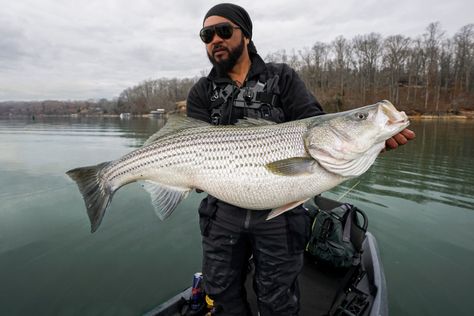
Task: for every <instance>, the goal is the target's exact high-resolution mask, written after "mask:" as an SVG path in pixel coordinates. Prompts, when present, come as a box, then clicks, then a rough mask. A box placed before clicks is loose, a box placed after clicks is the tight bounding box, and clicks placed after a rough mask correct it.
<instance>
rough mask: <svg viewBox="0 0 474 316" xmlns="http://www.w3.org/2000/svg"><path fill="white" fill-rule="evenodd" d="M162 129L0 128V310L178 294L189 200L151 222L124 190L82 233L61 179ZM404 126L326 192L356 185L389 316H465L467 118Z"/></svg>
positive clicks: (34, 311)
mask: <svg viewBox="0 0 474 316" xmlns="http://www.w3.org/2000/svg"><path fill="white" fill-rule="evenodd" d="M161 124H162V122H160V121H157V120H150V119H132V120H120V119H37V120H35V121H28V120H17V119H15V120H13V119H11V120H0V284H1V286H0V315H139V314H141V313H143V312H146V311H148V310H150V309H151V308H153V307H154V306H155V305H156V304H158V303H160V302H162V301H163V300H165V299H166V298H168V297H169V296H171V295H173V294H175V293H176V292H178V291H179V290H181V289H183V288H185V287H187V286H189V285H190V282H191V279H192V274H193V273H194V272H195V271H199V270H200V261H201V246H200V235H199V230H198V224H197V212H196V207H197V204H198V203H199V199H200V198H201V197H202V195H201V196H200V195H198V194H193V195H192V196H191V197H190V198H188V199H187V200H185V201H184V202H183V203H182V204H181V205H180V206H179V208H178V209H177V210H176V211H175V212H174V213H173V215H172V216H171V218H170V219H169V220H167V221H166V222H160V221H159V220H158V219H157V217H156V215H155V214H154V211H153V208H152V206H151V204H150V201H149V197H148V195H147V193H146V192H145V191H144V190H143V189H141V188H140V185H139V184H131V185H128V186H126V187H124V188H122V189H121V190H120V191H119V192H118V193H117V194H116V195H115V196H114V200H113V202H112V204H111V206H110V207H109V209H108V212H107V214H106V216H105V218H104V221H103V223H102V225H101V227H100V228H99V230H98V231H97V232H96V233H94V234H90V226H89V221H88V218H87V215H86V212H85V209H84V205H83V202H82V199H81V197H80V194H79V192H78V190H77V188H76V187H75V185H74V184H73V183H72V182H71V181H70V180H69V179H68V178H67V176H66V175H65V174H64V172H65V171H67V170H69V169H71V168H75V167H78V166H84V165H89V164H96V163H99V162H102V161H107V160H112V159H115V158H117V157H119V156H121V155H123V154H125V153H127V152H129V151H130V150H132V149H133V148H136V147H139V146H140V144H142V143H143V141H144V140H145V139H146V137H147V136H148V135H150V134H151V133H152V132H153V131H154V130H157V129H158V128H159V127H160V126H161ZM412 128H413V129H414V130H415V131H416V133H417V139H416V141H414V142H412V143H410V144H409V145H407V146H404V147H402V148H400V149H399V150H396V151H391V152H388V153H385V154H383V155H381V157H380V158H379V159H378V160H377V161H376V164H375V165H374V166H373V167H372V168H371V169H370V170H369V171H368V172H367V173H366V174H365V175H363V176H362V177H360V178H358V179H355V180H351V181H349V182H347V183H345V184H343V185H341V186H339V187H338V188H335V189H334V190H332V191H331V192H329V193H327V194H326V196H328V197H333V198H334V197H338V196H340V195H341V194H343V193H344V192H346V191H347V190H348V188H350V187H352V186H353V185H355V184H356V183H358V182H359V181H360V183H359V184H358V185H357V186H356V187H355V189H353V190H352V191H351V192H350V193H348V194H347V195H346V196H345V198H344V200H346V201H348V202H351V203H353V204H356V205H357V206H358V207H359V208H362V209H364V210H365V211H366V212H367V213H368V215H369V230H370V231H371V232H372V233H373V234H374V235H375V237H376V238H377V240H378V243H379V248H380V251H381V256H382V261H383V264H384V269H385V274H386V277H387V283H388V290H389V302H390V313H391V315H472V314H473V313H474V301H473V299H472V290H471V285H472V283H473V282H474V271H473V270H474V269H473V268H474V207H473V203H474V198H473V195H474V167H473V166H474V164H473V160H474V122H469V121H468V122H463V121H450V122H446V121H424V122H413V124H412ZM315 299H317V298H315Z"/></svg>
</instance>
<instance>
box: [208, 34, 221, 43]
mask: <svg viewBox="0 0 474 316" xmlns="http://www.w3.org/2000/svg"><path fill="white" fill-rule="evenodd" d="M223 41H224V40H223V39H222V38H220V37H219V35H217V33H214V36H212V41H211V42H210V43H209V44H210V45H211V44H217V43H222V42H223Z"/></svg>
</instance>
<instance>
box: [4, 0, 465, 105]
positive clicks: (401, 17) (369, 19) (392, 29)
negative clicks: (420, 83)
mask: <svg viewBox="0 0 474 316" xmlns="http://www.w3.org/2000/svg"><path fill="white" fill-rule="evenodd" d="M219 2H220V1H204V0H199V1H191V0H187V1H184V0H167V1H161V0H96V1H93V0H82V1H72V0H16V1H13V0H0V101H6V100H45V99H60V100H67V99H70V100H72V99H74V100H85V99H90V98H96V99H98V98H108V99H111V98H113V97H117V96H118V95H119V94H120V92H121V91H123V90H124V89H125V88H127V87H131V86H134V85H136V84H138V83H139V82H141V81H143V80H146V79H155V78H161V77H168V78H171V77H179V78H184V77H194V76H199V75H200V74H201V73H202V72H203V70H209V69H210V64H209V61H208V60H207V57H206V55H205V51H204V45H203V44H202V42H201V41H200V39H199V37H198V35H197V34H198V32H199V29H200V28H201V26H202V19H203V16H204V15H205V13H206V12H207V10H208V9H209V8H210V7H211V6H212V5H214V4H216V3H219ZM234 3H237V4H239V5H241V6H243V7H244V8H246V9H247V11H248V12H249V14H250V16H251V18H252V21H253V25H254V29H253V39H254V42H255V45H256V47H257V49H258V51H259V53H260V54H261V55H262V56H263V57H265V55H267V54H268V53H271V52H276V51H277V50H281V49H286V50H287V51H288V52H291V51H292V49H295V50H296V51H298V50H300V49H303V48H305V47H311V46H312V45H313V44H314V43H315V42H317V41H322V42H328V43H329V42H330V41H332V40H333V39H334V38H335V37H337V36H338V35H343V36H344V37H346V38H348V39H351V38H352V37H353V36H354V35H362V34H367V33H370V32H378V33H381V34H382V35H383V36H387V35H394V34H403V35H405V36H411V37H416V36H418V35H421V34H423V32H424V31H425V28H426V26H427V25H428V24H429V23H430V22H435V21H439V22H441V26H442V29H443V30H445V31H446V35H447V36H449V37H451V36H452V35H454V34H455V33H456V32H457V31H458V30H459V29H460V28H461V27H462V26H464V25H466V24H469V23H474V14H473V12H474V1H472V0H448V1H439V0H432V1H428V0H378V1H377V0H358V1H357V0H345V1H342V0H326V1H320V0H303V1H297V0H292V1H289V0H286V1H283V0H269V1H266V0H265V1H264V0H258V1H257V0H250V1H238V2H237V1H234Z"/></svg>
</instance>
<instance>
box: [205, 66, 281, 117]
mask: <svg viewBox="0 0 474 316" xmlns="http://www.w3.org/2000/svg"><path fill="white" fill-rule="evenodd" d="M278 80H279V77H278V75H276V76H274V77H273V78H271V79H269V80H268V81H266V82H265V81H264V80H262V78H259V80H257V81H248V82H247V84H246V85H245V86H244V87H241V88H239V87H237V86H236V85H233V84H230V83H229V84H227V85H225V86H222V85H217V84H216V83H215V82H214V81H213V82H212V88H213V89H212V93H211V96H210V102H211V111H210V116H211V123H212V124H214V125H220V124H231V123H234V122H235V120H237V119H238V118H240V116H243V117H249V118H260V119H265V120H269V121H273V122H276V123H282V122H284V121H285V116H284V113H283V110H282V108H281V102H280V96H279V94H277V93H276V90H278V89H277V87H278ZM235 112H238V113H237V115H236V114H235ZM226 119H227V121H226Z"/></svg>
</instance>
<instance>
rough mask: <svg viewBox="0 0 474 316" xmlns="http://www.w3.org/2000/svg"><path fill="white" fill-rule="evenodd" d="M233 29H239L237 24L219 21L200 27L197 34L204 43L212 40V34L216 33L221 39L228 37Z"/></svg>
mask: <svg viewBox="0 0 474 316" xmlns="http://www.w3.org/2000/svg"><path fill="white" fill-rule="evenodd" d="M234 29H240V27H238V26H233V25H232V24H230V23H228V22H224V23H219V24H215V25H211V26H206V27H203V28H202V29H201V31H200V32H199V36H200V37H201V39H202V41H203V42H204V43H206V44H209V43H210V42H212V39H213V38H214V35H215V34H217V36H219V37H220V38H222V39H229V38H231V37H232V34H233V33H234Z"/></svg>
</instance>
